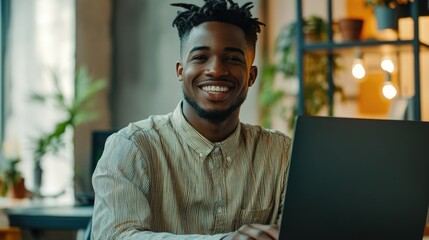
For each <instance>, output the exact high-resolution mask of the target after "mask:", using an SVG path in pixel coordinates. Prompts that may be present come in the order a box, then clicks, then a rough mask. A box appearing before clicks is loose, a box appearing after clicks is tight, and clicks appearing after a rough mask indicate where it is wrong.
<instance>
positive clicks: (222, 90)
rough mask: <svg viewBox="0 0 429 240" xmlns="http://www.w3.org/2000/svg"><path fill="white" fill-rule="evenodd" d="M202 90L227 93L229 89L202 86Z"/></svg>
mask: <svg viewBox="0 0 429 240" xmlns="http://www.w3.org/2000/svg"><path fill="white" fill-rule="evenodd" d="M203 90H204V91H205V92H227V91H228V90H229V88H228V87H220V86H204V87H203Z"/></svg>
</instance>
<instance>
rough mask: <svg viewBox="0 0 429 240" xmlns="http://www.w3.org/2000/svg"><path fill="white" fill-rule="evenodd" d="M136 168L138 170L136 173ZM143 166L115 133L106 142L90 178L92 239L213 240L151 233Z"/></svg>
mask: <svg viewBox="0 0 429 240" xmlns="http://www.w3.org/2000/svg"><path fill="white" fill-rule="evenodd" d="M137 169H140V170H141V171H136V170H137ZM149 172H150V171H149V169H148V166H147V163H145V162H144V161H143V157H142V155H141V153H140V151H139V150H138V148H137V147H136V146H135V145H134V143H133V142H132V141H131V140H130V139H128V138H126V137H124V136H121V135H119V134H114V135H113V136H112V137H110V138H109V139H108V140H107V142H106V148H105V152H104V153H103V156H102V157H101V159H100V161H99V162H98V165H97V168H96V170H95V172H94V175H93V186H94V191H95V196H96V198H95V206H94V214H93V227H92V239H103V240H104V239H130V240H132V239H153V240H155V239H177V240H180V239H183V240H185V239H193V240H200V239H201V240H203V239H209V240H210V239H213V240H218V239H221V238H222V237H224V236H225V235H227V234H217V235H211V236H210V235H195V234H193V235H175V234H172V233H165V232H160V233H158V232H152V231H151V225H150V224H151V223H150V218H151V217H153V216H151V211H150V205H149V202H148V200H147V198H146V195H145V192H148V191H149V190H150V178H149Z"/></svg>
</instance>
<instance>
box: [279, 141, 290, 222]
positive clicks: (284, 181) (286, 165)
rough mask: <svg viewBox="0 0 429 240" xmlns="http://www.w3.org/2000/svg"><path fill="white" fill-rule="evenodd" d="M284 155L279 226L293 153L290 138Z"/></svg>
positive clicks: (282, 157) (282, 156) (286, 142)
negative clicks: (291, 154) (291, 152)
mask: <svg viewBox="0 0 429 240" xmlns="http://www.w3.org/2000/svg"><path fill="white" fill-rule="evenodd" d="M284 149H286V151H284V153H283V154H282V155H281V160H282V162H283V164H282V175H283V179H282V186H281V197H280V205H279V208H278V218H277V221H276V222H277V225H278V226H280V224H281V222H282V214H283V205H284V199H285V195H286V187H287V180H288V176H289V166H290V159H289V157H290V151H291V141H290V138H287V141H285V146H284Z"/></svg>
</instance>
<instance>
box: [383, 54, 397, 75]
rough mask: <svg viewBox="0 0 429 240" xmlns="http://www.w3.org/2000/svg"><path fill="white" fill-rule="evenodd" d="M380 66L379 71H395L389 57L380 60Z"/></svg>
mask: <svg viewBox="0 0 429 240" xmlns="http://www.w3.org/2000/svg"><path fill="white" fill-rule="evenodd" d="M380 66H381V69H383V70H384V71H386V72H389V73H392V72H393V71H394V70H395V65H394V64H393V61H392V59H390V58H389V57H384V58H382V59H381V63H380Z"/></svg>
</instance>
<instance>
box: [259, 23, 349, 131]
mask: <svg viewBox="0 0 429 240" xmlns="http://www.w3.org/2000/svg"><path fill="white" fill-rule="evenodd" d="M326 29H327V27H326V22H325V21H324V20H323V19H322V18H321V17H318V16H310V17H309V18H307V19H304V22H303V31H304V35H305V37H306V41H307V42H311V43H315V41H318V42H320V41H324V40H326V39H327V33H326ZM296 36H297V26H296V22H292V23H290V24H288V25H286V26H284V27H283V29H282V30H281V32H280V34H279V36H278V37H277V39H276V40H277V42H276V60H275V63H274V64H269V65H267V66H266V67H264V69H263V77H262V78H263V79H262V81H261V88H260V93H259V102H260V106H261V116H262V119H261V122H262V125H263V126H265V127H268V128H270V127H271V122H272V119H273V117H274V116H280V117H282V118H284V119H285V120H286V121H287V127H288V129H290V130H292V129H293V126H294V122H295V116H296V114H297V112H298V107H297V105H296V104H294V105H293V106H292V108H291V109H284V107H283V104H282V103H284V102H283V101H284V100H285V97H286V96H287V95H290V93H288V92H287V91H288V90H286V89H282V88H279V87H278V84H276V81H275V79H276V76H278V75H277V74H279V73H280V74H281V75H282V76H283V77H282V78H283V79H285V80H286V81H294V80H295V81H296V80H297V69H296V65H297V62H296V56H297V52H296ZM304 61H305V65H306V66H309V67H304V71H305V72H304V75H305V77H304V79H305V82H304V92H305V93H304V96H305V104H304V105H305V107H304V108H305V114H309V115H316V114H318V113H319V112H320V111H321V110H322V109H323V108H326V107H328V105H329V102H328V96H327V94H326V93H327V91H328V82H327V81H328V80H327V76H328V60H327V58H326V56H324V55H319V54H311V55H308V56H305V58H304ZM334 68H335V69H339V66H338V65H336V64H335V66H334ZM335 91H336V92H340V93H342V88H341V87H339V86H335Z"/></svg>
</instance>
